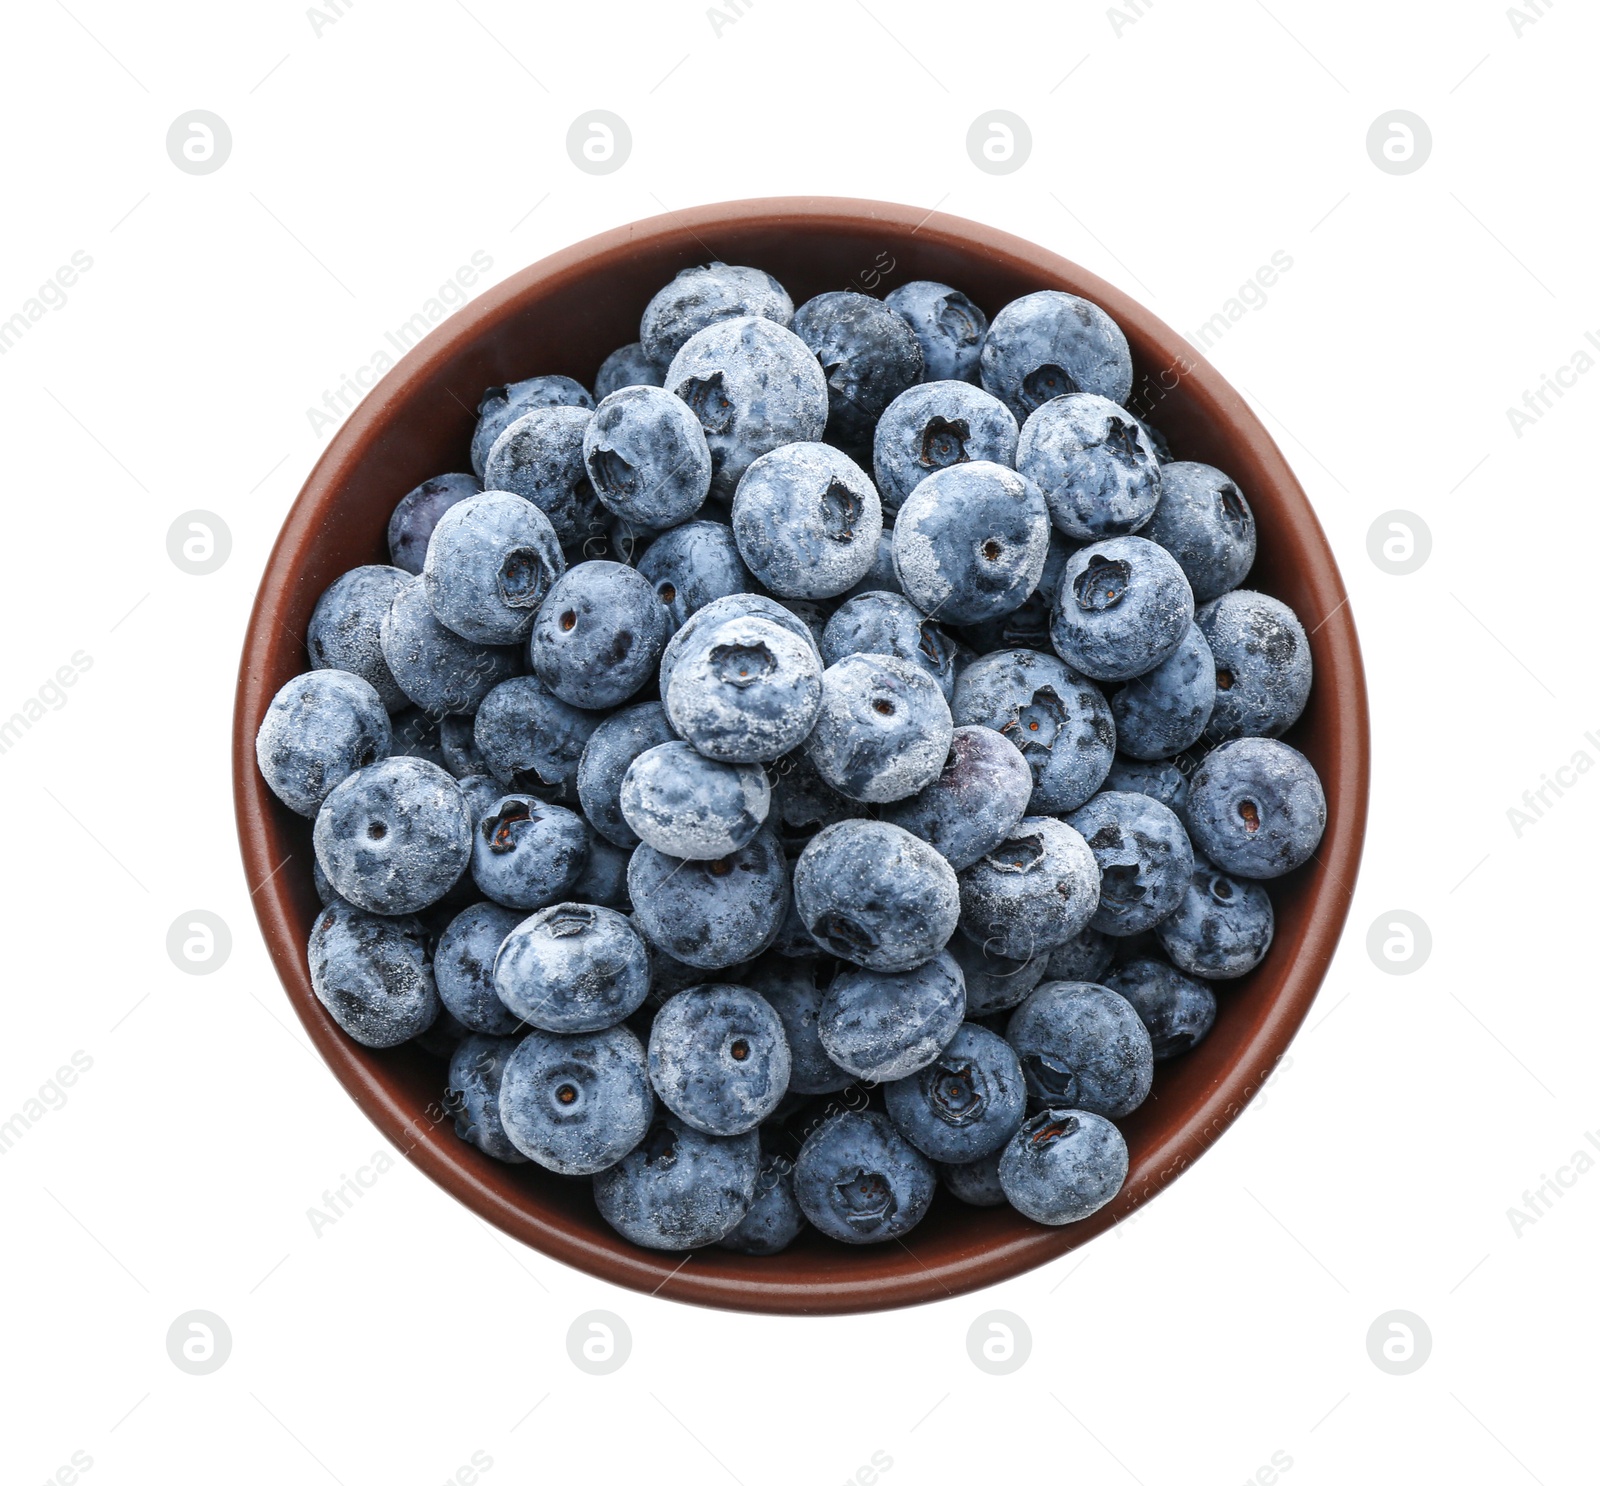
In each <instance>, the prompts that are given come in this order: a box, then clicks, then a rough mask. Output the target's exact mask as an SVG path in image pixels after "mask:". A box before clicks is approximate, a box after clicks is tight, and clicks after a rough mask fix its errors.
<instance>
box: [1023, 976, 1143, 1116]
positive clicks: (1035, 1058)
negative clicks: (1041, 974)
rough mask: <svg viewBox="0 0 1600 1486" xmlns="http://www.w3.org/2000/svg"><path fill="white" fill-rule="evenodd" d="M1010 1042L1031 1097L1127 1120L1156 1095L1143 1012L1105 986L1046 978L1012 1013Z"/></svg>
mask: <svg viewBox="0 0 1600 1486" xmlns="http://www.w3.org/2000/svg"><path fill="white" fill-rule="evenodd" d="M1006 1041H1007V1042H1009V1043H1010V1044H1011V1046H1012V1047H1013V1048H1015V1049H1016V1052H1017V1056H1018V1057H1019V1058H1020V1059H1021V1060H1022V1075H1023V1077H1024V1078H1025V1079H1026V1080H1027V1084H1028V1094H1029V1096H1030V1098H1032V1099H1034V1100H1036V1101H1038V1102H1040V1103H1044V1104H1048V1105H1050V1106H1052V1107H1054V1108H1060V1109H1086V1110H1088V1111H1089V1112H1090V1113H1091V1114H1099V1115H1105V1116H1106V1117H1107V1118H1108V1119H1113V1120H1120V1119H1121V1118H1122V1117H1123V1116H1124V1115H1128V1114H1132V1113H1133V1111H1134V1110H1136V1109H1137V1108H1138V1107H1139V1106H1140V1105H1141V1104H1143V1103H1144V1101H1145V1098H1146V1096H1147V1095H1148V1094H1149V1093H1150V1083H1151V1079H1152V1077H1153V1076H1154V1073H1153V1070H1154V1066H1155V1058H1154V1054H1153V1053H1152V1052H1151V1048H1150V1034H1149V1033H1148V1032H1147V1031H1146V1030H1145V1026H1144V1023H1143V1022H1142V1021H1140V1020H1139V1013H1138V1012H1136V1011H1135V1010H1134V1009H1133V1007H1132V1006H1130V1005H1129V1004H1128V1003H1127V1002H1126V1001H1124V1000H1123V999H1122V997H1121V996H1119V995H1117V993H1116V992H1115V991H1108V990H1107V989H1106V988H1105V987H1104V986H1099V985H1089V984H1087V983H1085V982H1081V981H1060V980H1047V981H1046V982H1045V983H1044V984H1043V985H1042V986H1040V987H1039V989H1038V990H1036V991H1035V992H1034V993H1033V994H1032V995H1031V996H1029V997H1028V999H1027V1000H1026V1001H1024V1002H1023V1003H1022V1005H1021V1006H1019V1007H1018V1008H1017V1009H1016V1010H1015V1011H1014V1012H1012V1013H1011V1020H1010V1021H1009V1022H1008V1023H1007V1024H1006Z"/></svg>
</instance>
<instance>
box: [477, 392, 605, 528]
mask: <svg viewBox="0 0 1600 1486" xmlns="http://www.w3.org/2000/svg"><path fill="white" fill-rule="evenodd" d="M593 417H594V414H593V413H592V412H590V411H589V410H588V409H587V408H575V407H554V408H537V409H535V410H534V411H533V412H531V413H524V414H523V415H522V416H521V417H520V418H518V419H517V420H516V422H514V423H512V424H510V425H509V426H508V427H507V428H506V431H505V432H504V433H502V434H501V435H500V437H499V438H497V439H496V440H495V441H494V447H493V448H491V449H490V450H489V457H488V460H487V462H486V463H485V465H484V470H483V483H484V485H485V486H486V487H487V488H488V489H490V490H509V491H510V492H511V493H512V494H513V495H520V496H521V497H522V498H523V499H524V500H530V501H532V502H533V503H534V505H536V506H537V507H538V508H539V509H540V510H541V511H543V512H544V513H545V515H546V516H548V517H549V518H550V525H551V526H553V527H554V528H555V532H556V535H557V536H558V537H559V538H560V539H561V542H562V545H563V546H568V547H570V546H575V545H577V544H580V543H582V542H583V541H584V540H585V539H586V538H588V537H591V536H595V535H599V534H603V533H604V531H605V526H606V511H605V508H604V507H603V506H602V505H601V504H600V502H599V500H598V499H597V497H596V496H595V492H594V487H593V486H592V485H591V484H590V483H589V473H588V470H587V469H586V468H585V466H584V463H583V440H584V435H585V433H587V431H588V428H589V423H590V420H592V419H593Z"/></svg>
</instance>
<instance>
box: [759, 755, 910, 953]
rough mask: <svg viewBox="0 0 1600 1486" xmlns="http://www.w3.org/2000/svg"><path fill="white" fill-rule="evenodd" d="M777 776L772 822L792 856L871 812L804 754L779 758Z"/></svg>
mask: <svg viewBox="0 0 1600 1486" xmlns="http://www.w3.org/2000/svg"><path fill="white" fill-rule="evenodd" d="M773 774H774V776H775V777H774V779H773V782H772V809H771V812H770V814H769V816H768V819H770V820H771V821H772V823H773V827H774V829H775V830H776V831H777V833H778V837H779V839H780V840H781V841H782V842H783V848H784V850H785V851H787V852H788V853H790V855H792V856H798V855H799V854H800V852H801V850H803V849H804V847H805V844H806V842H808V841H809V840H810V839H811V838H812V837H813V836H815V835H816V834H817V832H818V831H820V830H821V829H822V828H823V827H824V826H831V825H835V824H836V823H837V822H839V821H841V820H857V819H859V818H860V817H861V816H863V815H865V814H866V813H867V811H866V807H865V806H863V805H861V804H860V803H859V802H857V801H855V800H847V799H846V798H845V797H844V796H843V795H841V794H840V793H839V792H838V790H836V789H834V787H833V786H832V785H831V784H828V783H827V782H826V781H825V780H824V779H823V777H822V775H820V774H819V773H817V768H816V765H815V764H813V763H812V762H811V760H810V759H809V758H807V757H806V755H805V753H804V752H803V751H796V752H794V753H791V754H787V755H786V756H785V757H783V758H781V759H779V760H778V762H777V764H776V766H775V767H774V769H773ZM899 823H900V824H903V822H899ZM912 834H913V835H920V834H922V833H921V832H913V833H912ZM924 839H926V838H924ZM802 932H804V931H803V930H802ZM809 937H810V936H809V935H807V938H809Z"/></svg>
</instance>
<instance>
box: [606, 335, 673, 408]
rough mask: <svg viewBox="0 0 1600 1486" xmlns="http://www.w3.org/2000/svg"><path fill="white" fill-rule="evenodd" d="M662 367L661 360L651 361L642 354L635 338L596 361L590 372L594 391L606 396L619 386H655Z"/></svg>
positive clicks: (659, 383) (641, 347) (642, 349)
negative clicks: (598, 361)
mask: <svg viewBox="0 0 1600 1486" xmlns="http://www.w3.org/2000/svg"><path fill="white" fill-rule="evenodd" d="M665 369H666V364H665V363H664V362H660V361H652V360H651V359H650V358H649V357H648V356H646V355H645V354H644V347H643V346H642V345H641V344H640V343H639V342H638V341H630V342H629V343H628V344H627V345H626V346H618V347H617V349H616V350H615V351H613V352H612V353H611V354H610V355H609V356H607V357H606V359H605V360H604V361H602V362H601V363H600V370H599V371H597V372H596V373H595V374H594V395H595V396H596V397H597V398H606V397H610V396H611V394H612V393H613V392H617V391H619V390H620V389H622V388H623V387H659V386H660V385H661V377H662V373H663V372H664V371H665Z"/></svg>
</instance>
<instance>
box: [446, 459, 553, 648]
mask: <svg viewBox="0 0 1600 1486" xmlns="http://www.w3.org/2000/svg"><path fill="white" fill-rule="evenodd" d="M566 566H567V563H566V559H565V558H564V557H563V556H562V555H561V543H560V542H558V541H557V540H556V533H555V528H554V527H552V526H551V525H550V521H549V518H548V517H546V515H545V514H544V512H543V511H541V510H540V509H539V508H538V507H537V506H535V505H533V504H532V503H530V502H529V501H525V500H523V498H522V497H521V496H520V495H512V494H510V493H509V492H507V491H504V490H489V491H485V492H484V493H483V494H481V495H472V496H468V497H467V499H465V500H463V501H459V502H457V503H456V504H455V505H453V506H451V507H450V509H449V510H448V511H446V512H445V513H444V515H443V516H441V517H440V518H439V524H438V525H437V526H436V527H435V528H434V532H433V540H432V541H431V542H429V543H428V555H427V559H426V561H425V562H424V563H423V565H422V586H423V590H424V591H425V592H426V593H427V596H428V603H429V605H430V606H431V607H432V609H433V612H434V614H435V615H436V616H437V617H438V620H439V622H440V623H441V624H442V625H444V626H445V628H446V629H451V630H454V631H455V632H456V634H458V635H460V636H461V637H462V638H463V639H466V640H474V641H476V642H477V643H478V644H480V645H514V644H516V643H517V641H519V640H525V639H526V638H527V637H528V631H529V630H530V629H532V628H533V616H534V615H535V614H536V613H537V612H538V609H539V605H540V604H542V603H543V602H544V598H545V595H546V594H547V593H549V592H550V588H551V585H552V584H553V583H555V581H556V579H557V578H559V577H560V576H561V575H562V573H563V572H565V571H566Z"/></svg>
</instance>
